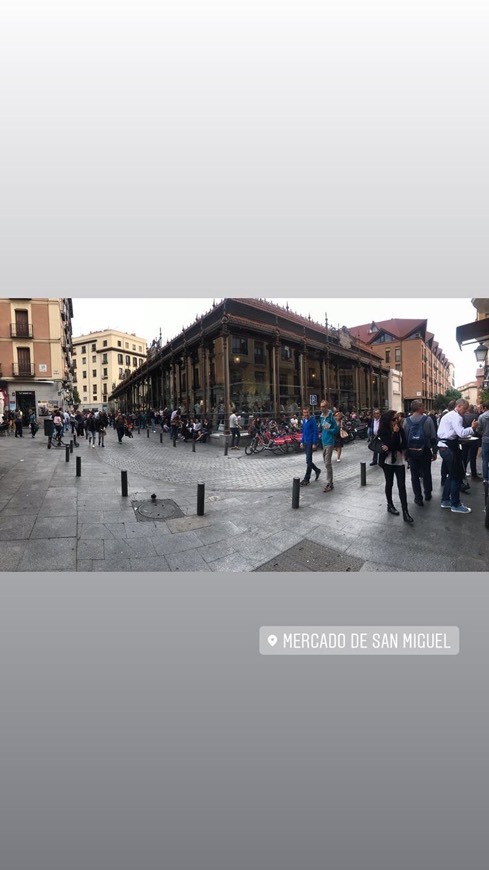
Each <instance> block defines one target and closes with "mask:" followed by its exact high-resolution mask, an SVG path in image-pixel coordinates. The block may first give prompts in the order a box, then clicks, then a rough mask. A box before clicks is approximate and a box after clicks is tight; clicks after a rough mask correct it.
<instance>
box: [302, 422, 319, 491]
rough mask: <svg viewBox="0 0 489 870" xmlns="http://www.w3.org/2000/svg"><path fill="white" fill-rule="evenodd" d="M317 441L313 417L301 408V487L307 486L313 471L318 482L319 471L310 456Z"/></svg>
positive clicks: (317, 435) (316, 430) (317, 436)
mask: <svg viewBox="0 0 489 870" xmlns="http://www.w3.org/2000/svg"><path fill="white" fill-rule="evenodd" d="M318 441H319V434H318V427H317V424H316V421H315V419H314V417H311V412H310V411H309V408H303V410H302V439H301V445H300V446H301V448H303V449H304V451H305V454H306V473H305V474H304V478H303V479H302V480H301V484H300V485H301V486H309V481H310V479H311V474H312V472H313V471H314V472H315V474H316V480H318V478H319V475H320V474H321V469H320V468H318V467H317V465H315V464H314V462H313V460H312V454H313V452H314V450H315V449H316V447H317V444H318Z"/></svg>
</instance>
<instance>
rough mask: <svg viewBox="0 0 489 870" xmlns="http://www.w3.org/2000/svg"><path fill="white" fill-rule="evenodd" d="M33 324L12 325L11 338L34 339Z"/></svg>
mask: <svg viewBox="0 0 489 870" xmlns="http://www.w3.org/2000/svg"><path fill="white" fill-rule="evenodd" d="M32 337H33V332H32V323H11V324H10V338H32Z"/></svg>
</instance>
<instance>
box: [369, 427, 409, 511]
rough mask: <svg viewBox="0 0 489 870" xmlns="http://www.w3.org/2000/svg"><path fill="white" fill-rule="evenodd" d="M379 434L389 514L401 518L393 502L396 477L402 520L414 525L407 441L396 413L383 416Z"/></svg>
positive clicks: (380, 459) (380, 461) (380, 460)
mask: <svg viewBox="0 0 489 870" xmlns="http://www.w3.org/2000/svg"><path fill="white" fill-rule="evenodd" d="M377 434H378V437H379V439H380V441H381V442H382V450H381V452H380V453H379V465H380V467H381V468H382V470H383V472H384V476H385V497H386V499H387V512H388V513H390V514H392V515H393V516H395V517H398V516H399V511H398V510H397V508H396V507H395V505H394V502H393V500H392V488H393V484H394V477H395V478H396V483H397V489H398V492H399V500H400V502H401V509H402V518H403V520H404V522H406V523H413V522H414V520H413V518H412V516H410V514H409V511H408V503H407V493H406V450H407V439H406V434H405V432H404V429H403V427H402V424H401V421H400V419H399V417H398V414H397V412H396V411H386V412H385V414H383V415H382V417H381V418H380V423H379V429H378V433H377Z"/></svg>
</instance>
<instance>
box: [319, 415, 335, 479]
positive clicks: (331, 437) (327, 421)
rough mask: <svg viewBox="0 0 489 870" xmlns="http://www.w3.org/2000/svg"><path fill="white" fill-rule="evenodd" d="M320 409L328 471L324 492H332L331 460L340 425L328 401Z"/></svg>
mask: <svg viewBox="0 0 489 870" xmlns="http://www.w3.org/2000/svg"><path fill="white" fill-rule="evenodd" d="M320 407H321V416H320V418H319V428H320V431H321V444H322V448H323V459H324V467H325V469H326V484H325V487H324V489H323V492H331V491H332V490H333V489H334V486H333V466H332V464H331V458H332V456H333V449H334V443H335V436H336V433H337V432H338V423H337V422H336V419H335V416H334V414H333V412H332V410H331V408H330V407H329V403H328V401H327V400H326V399H323V400H322V402H321V406H320Z"/></svg>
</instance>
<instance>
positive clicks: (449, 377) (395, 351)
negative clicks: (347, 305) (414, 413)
mask: <svg viewBox="0 0 489 870" xmlns="http://www.w3.org/2000/svg"><path fill="white" fill-rule="evenodd" d="M349 332H350V334H351V335H353V336H355V337H356V338H358V339H360V340H361V341H363V342H365V343H366V344H368V345H369V346H370V347H372V348H373V349H375V350H376V351H378V352H379V351H380V353H381V354H382V355H383V358H384V363H385V365H387V366H389V368H391V369H397V370H399V371H401V372H402V405H403V411H404V412H405V413H409V410H410V404H411V402H412V400H413V399H423V401H424V402H425V405H426V409H427V410H431V408H432V407H433V399H434V397H435V396H436V394H437V393H445V392H446V390H448V389H449V388H450V387H452V386H453V366H452V364H451V363H450V361H449V360H448V359H447V358H446V356H445V354H444V353H443V350H442V348H441V347H440V345H439V343H438V341H436V339H435V336H434V334H433V333H432V332H429V331H428V321H427V320H417V319H407V318H406V319H391V320H379V321H372V322H371V323H365V324H362V325H361V326H352V327H349Z"/></svg>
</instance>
